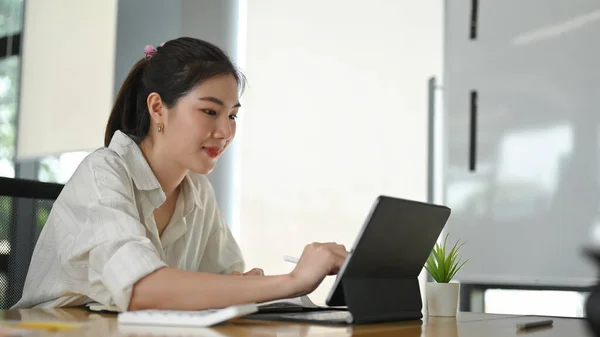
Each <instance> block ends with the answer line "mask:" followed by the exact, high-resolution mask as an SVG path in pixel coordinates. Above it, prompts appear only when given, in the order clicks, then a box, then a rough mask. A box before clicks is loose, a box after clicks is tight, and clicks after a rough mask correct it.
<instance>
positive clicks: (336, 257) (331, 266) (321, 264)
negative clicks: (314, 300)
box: [290, 242, 348, 296]
mask: <svg viewBox="0 0 600 337" xmlns="http://www.w3.org/2000/svg"><path fill="white" fill-rule="evenodd" d="M346 256H348V251H346V247H344V246H343V245H339V244H336V243H333V242H329V243H312V244H310V245H307V246H306V247H305V248H304V251H303V252H302V255H301V256H300V259H299V261H298V264H297V265H296V267H295V268H294V270H293V271H292V272H291V273H290V276H291V278H292V283H293V286H294V289H295V292H296V293H297V296H301V295H306V294H308V293H311V292H312V291H314V290H315V289H316V288H317V287H318V286H319V284H321V282H322V281H323V279H324V278H325V276H327V275H335V274H337V273H338V271H339V270H340V268H341V267H342V265H343V264H344V261H345V260H346Z"/></svg>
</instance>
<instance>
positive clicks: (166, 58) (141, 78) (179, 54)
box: [104, 37, 245, 146]
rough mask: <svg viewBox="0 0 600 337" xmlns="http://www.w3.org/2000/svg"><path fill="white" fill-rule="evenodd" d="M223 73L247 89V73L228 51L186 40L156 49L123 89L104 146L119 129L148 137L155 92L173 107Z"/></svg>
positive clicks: (199, 41) (107, 127) (133, 73)
mask: <svg viewBox="0 0 600 337" xmlns="http://www.w3.org/2000/svg"><path fill="white" fill-rule="evenodd" d="M141 52H142V50H140V53H141ZM221 74H232V75H233V76H234V77H235V80H236V81H237V83H238V87H239V89H240V90H243V88H244V85H245V78H244V76H243V74H241V73H240V72H239V71H238V69H237V68H236V66H235V65H234V64H233V62H231V60H230V59H229V57H228V56H227V54H226V53H225V52H223V51H222V50H221V49H220V48H219V47H217V46H215V45H213V44H211V43H209V42H206V41H202V40H199V39H195V38H190V37H182V38H178V39H175V40H170V41H168V42H166V43H165V44H164V45H163V46H161V47H158V48H156V53H155V54H154V55H152V57H151V58H149V59H146V58H142V59H141V60H139V61H138V62H137V63H136V64H135V65H134V66H133V68H132V69H131V71H130V72H129V74H128V75H127V78H126V79H125V81H124V82H123V85H122V86H121V89H119V93H118V94H117V98H116V100H115V104H114V106H113V108H112V111H111V113H110V117H109V118H108V123H107V125H106V133H105V134H104V145H105V146H108V145H109V143H110V141H111V139H112V137H113V135H114V133H115V132H116V131H117V130H120V131H122V132H124V133H126V134H129V135H132V136H135V137H138V138H140V139H143V138H145V137H146V136H147V135H148V131H149V130H150V114H149V112H148V107H147V105H146V100H147V98H148V95H149V94H151V93H152V92H156V93H158V94H159V95H160V97H161V99H162V101H163V102H164V103H165V104H166V105H167V107H172V106H174V105H175V104H176V103H177V100H178V99H179V98H181V97H182V96H184V95H186V94H187V93H188V92H190V90H192V89H193V88H194V87H195V86H196V85H198V84H200V83H201V82H203V81H205V80H207V79H209V78H211V77H213V76H216V75H221Z"/></svg>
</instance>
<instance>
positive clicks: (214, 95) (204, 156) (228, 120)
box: [157, 74, 240, 174]
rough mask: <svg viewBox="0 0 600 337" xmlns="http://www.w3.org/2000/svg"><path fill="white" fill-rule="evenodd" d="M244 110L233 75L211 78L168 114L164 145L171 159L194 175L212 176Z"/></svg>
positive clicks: (193, 90) (179, 101) (159, 135)
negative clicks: (239, 111)
mask: <svg viewBox="0 0 600 337" xmlns="http://www.w3.org/2000/svg"><path fill="white" fill-rule="evenodd" d="M239 107H240V103H239V97H238V84H237V82H236V80H235V78H234V77H233V75H231V74H224V75H218V76H215V77H212V78H209V79H207V80H206V81H204V82H202V83H201V84H200V85H198V86H196V87H194V88H193V89H192V90H191V91H190V92H189V93H188V94H187V95H185V96H183V97H181V98H180V99H179V100H178V101H177V103H176V104H175V106H173V107H172V108H170V109H167V113H166V114H164V119H163V120H164V121H163V123H164V131H162V134H161V133H159V134H158V135H157V136H158V137H159V138H161V137H163V138H164V140H161V141H163V144H164V145H165V148H166V149H168V150H169V152H170V153H169V157H170V158H171V159H172V160H175V161H177V162H178V164H179V165H180V166H182V167H184V168H186V169H188V170H190V171H192V172H196V173H200V174H207V173H210V172H211V171H212V170H213V169H214V167H215V164H216V163H217V160H218V159H219V157H220V156H221V154H222V153H223V151H225V149H226V148H227V146H228V145H229V144H230V143H231V141H232V140H233V137H234V136H235V131H236V121H235V119H236V117H237V112H238V108H239Z"/></svg>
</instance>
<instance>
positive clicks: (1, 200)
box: [0, 177, 64, 309]
mask: <svg viewBox="0 0 600 337" xmlns="http://www.w3.org/2000/svg"><path fill="white" fill-rule="evenodd" d="M63 187H64V185H62V184H54V183H44V182H40V181H33V180H25V179H17V178H6V177H0V309H6V308H10V307H11V306H13V305H14V304H15V303H17V302H18V301H19V299H21V294H22V292H23V285H24V284H25V278H26V276H27V270H28V269H29V263H30V262H31V256H32V254H33V249H34V248H35V243H36V241H37V238H38V236H39V234H40V231H41V229H42V227H43V226H44V224H45V223H46V219H48V215H49V214H50V210H51V208H52V204H53V203H54V201H55V200H56V198H58V195H59V194H60V192H61V191H62V189H63Z"/></svg>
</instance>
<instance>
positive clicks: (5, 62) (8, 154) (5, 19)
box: [0, 0, 23, 177]
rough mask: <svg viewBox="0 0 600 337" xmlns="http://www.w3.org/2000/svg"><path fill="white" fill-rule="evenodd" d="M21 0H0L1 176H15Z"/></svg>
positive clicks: (21, 22)
mask: <svg viewBox="0 0 600 337" xmlns="http://www.w3.org/2000/svg"><path fill="white" fill-rule="evenodd" d="M22 18H23V1H22V0H0V176H5V177H14V176H15V165H14V154H15V144H16V121H17V104H18V98H19V96H18V89H19V63H20V62H19V61H20V58H19V52H20V47H21V30H22V24H23V19H22Z"/></svg>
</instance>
